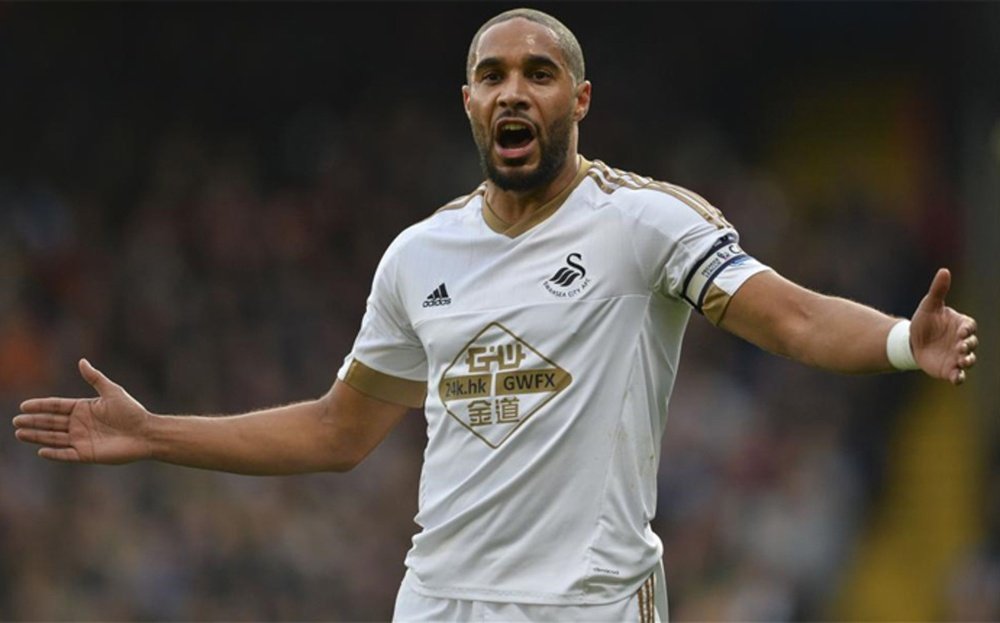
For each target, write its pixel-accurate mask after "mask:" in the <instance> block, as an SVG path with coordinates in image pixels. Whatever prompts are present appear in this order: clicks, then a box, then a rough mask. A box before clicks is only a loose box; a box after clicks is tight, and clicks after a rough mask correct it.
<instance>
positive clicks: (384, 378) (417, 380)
mask: <svg viewBox="0 0 1000 623" xmlns="http://www.w3.org/2000/svg"><path fill="white" fill-rule="evenodd" d="M395 250H396V249H395V247H394V246H390V247H389V250H387V251H386V254H385V255H384V256H383V257H382V261H381V262H380V263H379V266H378V269H376V271H375V278H374V280H373V282H372V289H371V293H370V294H369V296H368V301H367V304H366V306H365V315H364V318H362V320H361V329H360V330H359V331H358V335H357V337H356V338H355V340H354V347H353V348H352V349H351V352H350V353H349V354H348V355H347V357H345V359H344V364H343V365H342V366H341V367H340V370H339V371H338V372H337V378H339V379H340V380H341V381H343V382H345V383H347V384H348V385H350V386H351V387H353V388H354V389H356V390H358V391H360V392H361V393H363V394H366V395H368V396H372V397H373V398H378V399H379V400H384V401H386V402H392V403H396V404H402V405H406V406H408V407H414V408H419V407H422V406H423V404H424V398H425V397H426V395H427V356H426V353H425V351H424V348H423V345H422V344H421V342H420V339H419V338H418V337H417V335H416V333H415V332H414V331H413V327H412V325H411V324H410V321H409V318H408V316H407V314H406V310H405V308H404V307H403V306H402V305H401V303H400V299H399V296H398V289H397V284H396V272H397V271H396V262H397V260H398V256H397V255H396V253H395Z"/></svg>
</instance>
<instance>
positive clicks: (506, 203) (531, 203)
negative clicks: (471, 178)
mask: <svg viewBox="0 0 1000 623" xmlns="http://www.w3.org/2000/svg"><path fill="white" fill-rule="evenodd" d="M579 170H580V157H579V155H577V153H576V151H572V152H571V153H570V154H569V155H568V156H567V157H566V162H565V163H563V166H562V168H561V169H560V170H559V174H558V175H556V177H555V178H554V179H553V180H552V181H551V182H549V183H548V184H546V185H544V186H540V187H538V188H533V189H531V190H525V191H513V190H503V189H501V188H499V187H498V186H497V185H496V184H494V183H493V182H492V181H490V180H487V181H486V205H487V206H488V207H489V209H490V210H492V211H493V214H494V215H495V216H496V217H497V218H499V219H500V220H501V221H503V222H505V223H507V224H509V225H513V224H515V223H518V222H519V221H521V220H522V219H525V218H528V217H529V216H531V214H532V213H534V212H535V211H536V210H538V209H539V208H541V207H542V206H544V205H545V204H547V203H548V202H549V201H551V200H552V199H553V198H555V197H556V196H557V195H558V194H559V193H561V192H562V191H563V190H565V189H566V187H567V186H569V185H570V184H571V183H572V182H573V179H574V178H576V174H577V172H578V171H579Z"/></svg>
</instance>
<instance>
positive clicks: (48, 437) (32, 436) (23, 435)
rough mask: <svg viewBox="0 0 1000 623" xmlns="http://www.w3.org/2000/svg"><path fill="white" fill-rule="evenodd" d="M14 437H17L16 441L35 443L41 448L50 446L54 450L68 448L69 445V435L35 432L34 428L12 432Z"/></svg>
mask: <svg viewBox="0 0 1000 623" xmlns="http://www.w3.org/2000/svg"><path fill="white" fill-rule="evenodd" d="M14 436H15V437H17V440H18V441H26V442H28V443H37V444H40V445H43V446H51V447H54V448H68V447H69V445H70V443H69V433H63V432H59V431H53V430H37V429H34V428H21V429H18V430H17V431H15V432H14Z"/></svg>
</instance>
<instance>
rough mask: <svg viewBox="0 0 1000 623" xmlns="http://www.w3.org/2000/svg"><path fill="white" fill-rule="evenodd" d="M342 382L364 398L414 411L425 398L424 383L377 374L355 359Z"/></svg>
mask: <svg viewBox="0 0 1000 623" xmlns="http://www.w3.org/2000/svg"><path fill="white" fill-rule="evenodd" d="M344 382H345V383H347V384H348V385H350V386H351V387H353V388H354V389H356V390H358V391H359V392H361V393H362V394H365V395H366V396H371V397H372V398H378V399H379V400H383V401H385V402H391V403H393V404H397V405H405V406H407V407H412V408H414V409H419V408H421V407H423V406H424V398H426V397H427V384H426V383H424V382H421V381H411V380H409V379H402V378H399V377H398V376H392V375H390V374H385V373H384V372H379V371H378V370H374V369H372V368H369V367H368V366H366V365H365V364H363V363H361V362H360V361H358V360H357V359H355V360H353V361H351V365H350V367H349V368H348V369H347V374H345V375H344Z"/></svg>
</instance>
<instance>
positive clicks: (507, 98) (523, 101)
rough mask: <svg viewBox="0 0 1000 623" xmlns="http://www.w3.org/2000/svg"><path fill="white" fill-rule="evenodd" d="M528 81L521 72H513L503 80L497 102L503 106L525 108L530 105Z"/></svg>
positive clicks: (517, 108)
mask: <svg viewBox="0 0 1000 623" xmlns="http://www.w3.org/2000/svg"><path fill="white" fill-rule="evenodd" d="M526 87H527V81H526V80H525V79H524V77H523V76H521V74H520V73H517V72H513V73H511V74H510V75H509V76H508V77H507V79H506V80H504V82H503V86H502V87H501V89H500V95H499V96H498V97H497V104H498V105H499V106H500V107H501V108H510V109H514V110H523V109H525V108H527V107H528V97H527V89H526Z"/></svg>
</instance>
